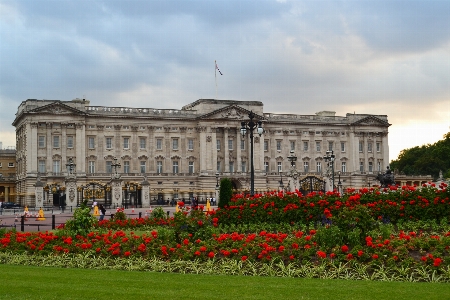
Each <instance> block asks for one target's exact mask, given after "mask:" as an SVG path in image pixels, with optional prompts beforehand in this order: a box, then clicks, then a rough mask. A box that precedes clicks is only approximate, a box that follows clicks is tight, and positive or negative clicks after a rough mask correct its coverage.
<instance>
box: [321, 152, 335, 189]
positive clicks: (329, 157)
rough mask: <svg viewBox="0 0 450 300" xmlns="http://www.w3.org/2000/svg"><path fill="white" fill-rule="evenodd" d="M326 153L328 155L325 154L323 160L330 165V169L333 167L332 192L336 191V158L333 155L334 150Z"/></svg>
mask: <svg viewBox="0 0 450 300" xmlns="http://www.w3.org/2000/svg"><path fill="white" fill-rule="evenodd" d="M326 153H327V154H325V155H324V156H323V159H324V160H325V161H326V162H327V163H328V167H330V166H331V181H332V183H333V186H332V190H333V191H334V158H335V155H334V153H333V150H328V151H327V152H326Z"/></svg>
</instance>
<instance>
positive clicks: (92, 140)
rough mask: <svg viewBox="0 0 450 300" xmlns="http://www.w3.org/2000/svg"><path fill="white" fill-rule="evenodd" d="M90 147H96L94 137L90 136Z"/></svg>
mask: <svg viewBox="0 0 450 300" xmlns="http://www.w3.org/2000/svg"><path fill="white" fill-rule="evenodd" d="M88 141H89V142H88V147H89V149H94V148H95V139H94V138H93V137H91V136H90V137H89V138H88Z"/></svg>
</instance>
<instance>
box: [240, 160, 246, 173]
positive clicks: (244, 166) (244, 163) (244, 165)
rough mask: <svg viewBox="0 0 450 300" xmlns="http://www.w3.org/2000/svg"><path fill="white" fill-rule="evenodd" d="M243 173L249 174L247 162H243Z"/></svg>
mask: <svg viewBox="0 0 450 300" xmlns="http://www.w3.org/2000/svg"><path fill="white" fill-rule="evenodd" d="M241 172H242V173H245V172H247V163H246V162H245V161H242V162H241Z"/></svg>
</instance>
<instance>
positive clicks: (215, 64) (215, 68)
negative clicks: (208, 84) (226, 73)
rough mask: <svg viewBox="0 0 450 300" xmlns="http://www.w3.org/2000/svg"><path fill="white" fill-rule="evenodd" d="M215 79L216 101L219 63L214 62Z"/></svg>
mask: <svg viewBox="0 0 450 300" xmlns="http://www.w3.org/2000/svg"><path fill="white" fill-rule="evenodd" d="M214 78H215V81H216V99H217V61H216V60H214Z"/></svg>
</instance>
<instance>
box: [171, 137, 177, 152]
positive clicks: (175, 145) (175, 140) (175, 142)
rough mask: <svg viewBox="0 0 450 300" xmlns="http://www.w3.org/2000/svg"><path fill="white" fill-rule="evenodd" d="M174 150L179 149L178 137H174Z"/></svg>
mask: <svg viewBox="0 0 450 300" xmlns="http://www.w3.org/2000/svg"><path fill="white" fill-rule="evenodd" d="M172 150H178V139H172Z"/></svg>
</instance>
